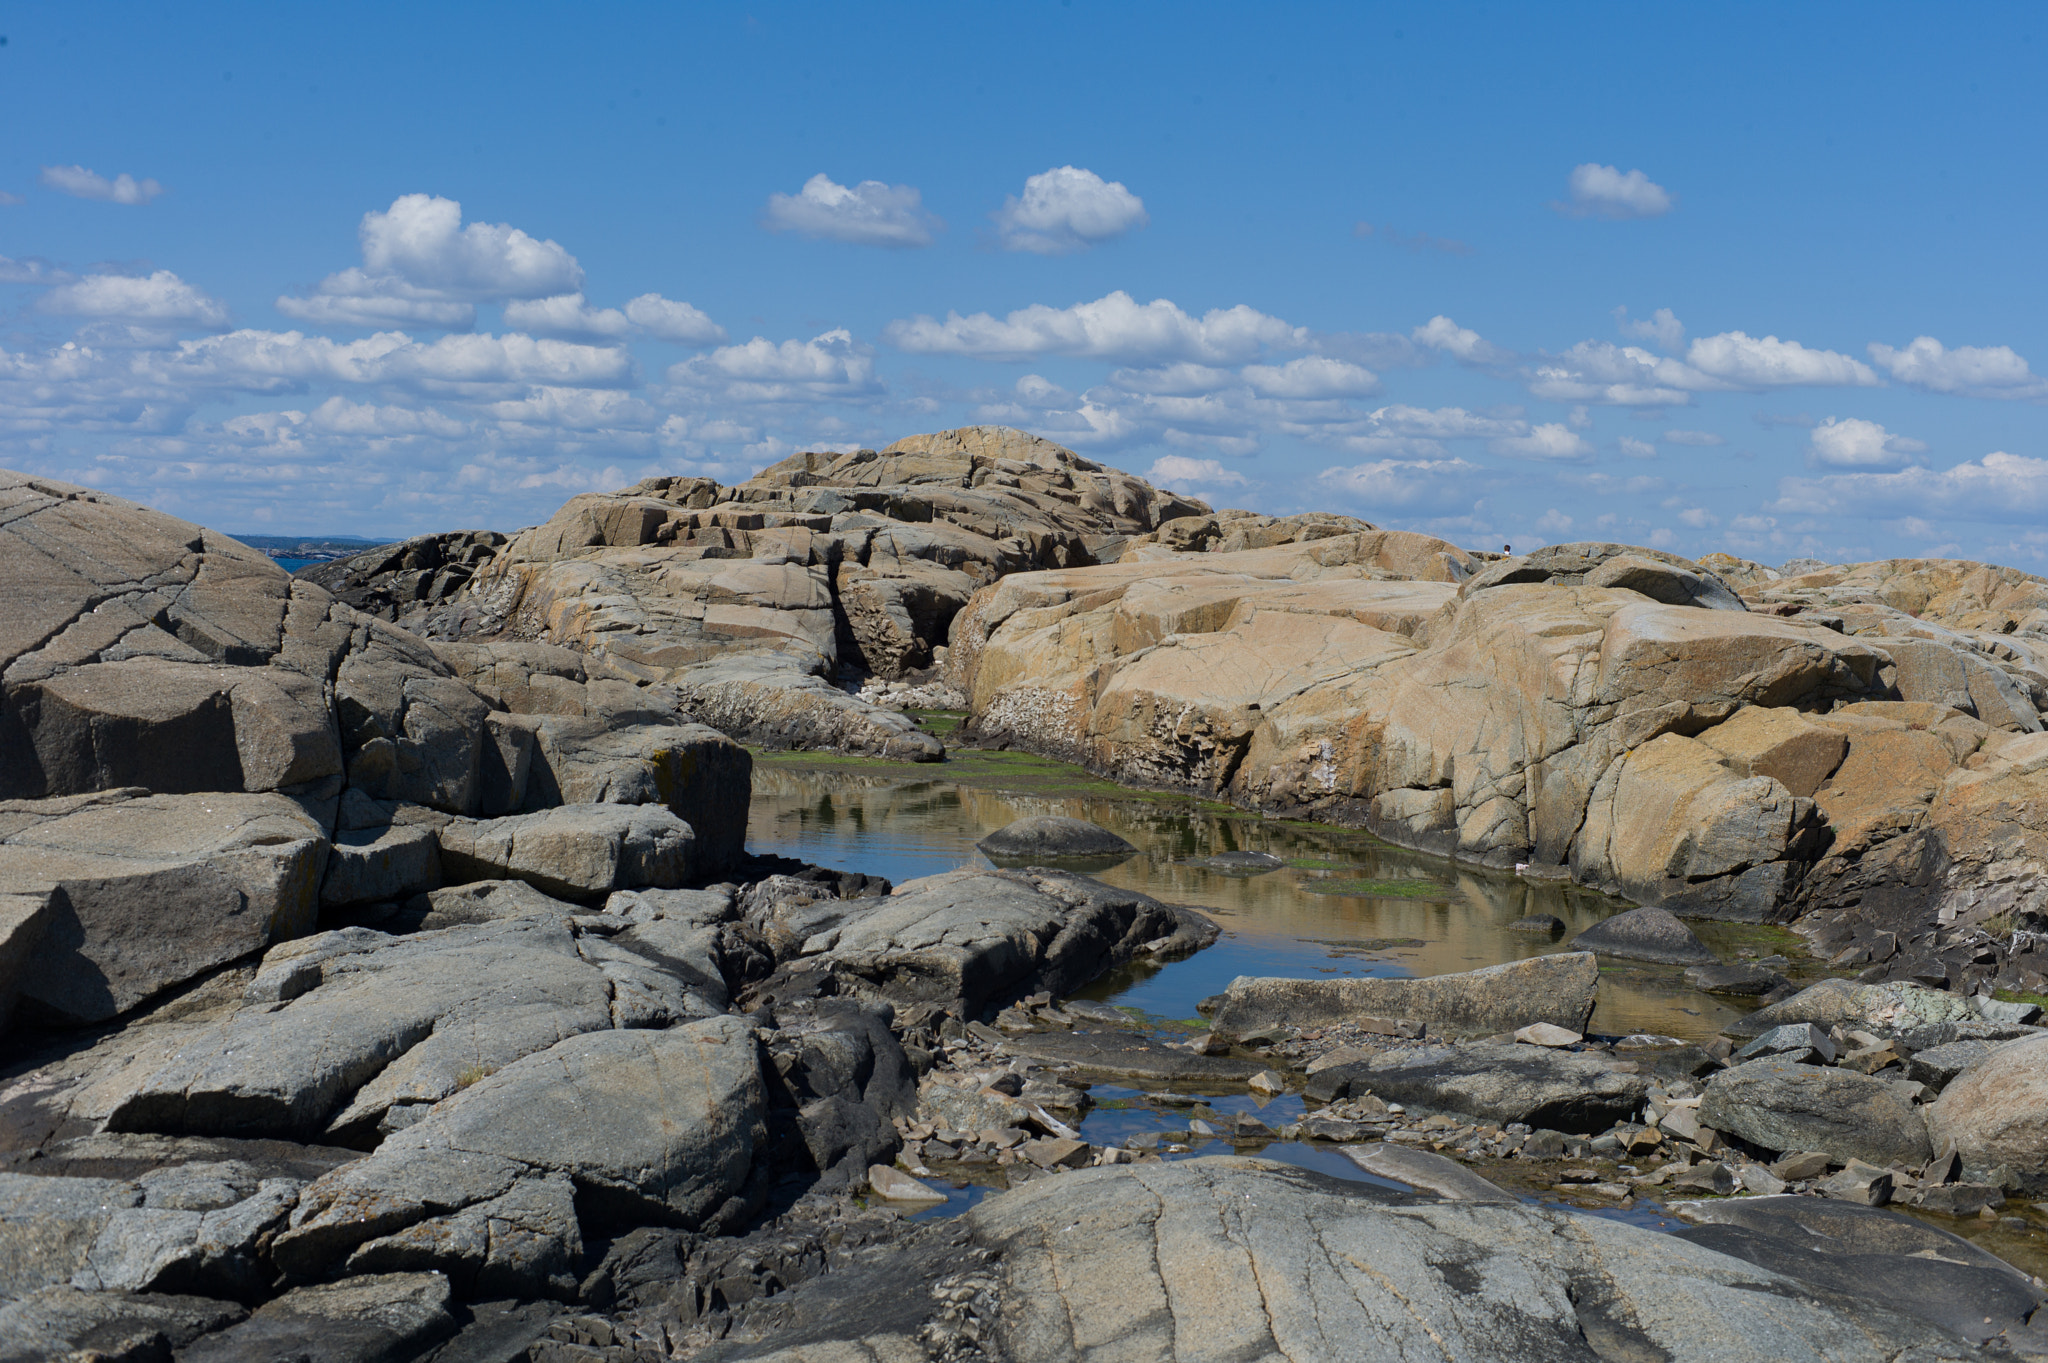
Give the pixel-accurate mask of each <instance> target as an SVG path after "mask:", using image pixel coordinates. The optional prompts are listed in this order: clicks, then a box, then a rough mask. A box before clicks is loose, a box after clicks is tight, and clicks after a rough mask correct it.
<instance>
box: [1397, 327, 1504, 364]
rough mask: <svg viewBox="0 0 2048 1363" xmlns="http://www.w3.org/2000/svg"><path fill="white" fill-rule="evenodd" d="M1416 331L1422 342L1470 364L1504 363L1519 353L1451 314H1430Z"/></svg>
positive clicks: (1420, 343) (1415, 334)
mask: <svg viewBox="0 0 2048 1363" xmlns="http://www.w3.org/2000/svg"><path fill="white" fill-rule="evenodd" d="M1413 335H1414V337H1415V341H1416V343H1417V344H1418V345H1425V346H1428V347H1429V348H1430V349H1431V350H1441V351H1442V352H1443V353H1444V354H1446V355H1449V356H1450V357H1451V358H1452V359H1455V360H1462V361H1464V362H1465V363H1466V364H1502V363H1505V362H1507V361H1508V360H1512V359H1513V358H1514V357H1515V356H1514V352H1513V351H1510V350H1502V349H1501V348H1500V347H1499V346H1497V345H1494V344H1493V343H1492V342H1491V341H1488V340H1486V339H1485V338H1484V337H1482V336H1480V334H1479V333H1478V332H1476V331H1473V330H1472V329H1471V328H1469V327H1461V326H1459V325H1458V324H1457V323H1456V322H1453V321H1452V320H1451V319H1450V318H1448V317H1443V316H1437V317H1432V318H1430V319H1429V320H1428V321H1427V322H1425V323H1423V324H1422V325H1421V326H1419V327H1417V328H1415V331H1414V333H1413Z"/></svg>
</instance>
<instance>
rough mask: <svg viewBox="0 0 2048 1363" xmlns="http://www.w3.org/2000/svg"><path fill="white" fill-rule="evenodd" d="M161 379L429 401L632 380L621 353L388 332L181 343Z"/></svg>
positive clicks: (164, 362)
mask: <svg viewBox="0 0 2048 1363" xmlns="http://www.w3.org/2000/svg"><path fill="white" fill-rule="evenodd" d="M152 362H153V363H152V368H153V369H154V371H155V372H156V373H157V374H159V375H161V376H162V377H163V378H164V379H166V380H168V381H170V382H173V383H179V384H198V385H202V386H217V387H226V388H236V389H242V390H247V391H257V392H268V391H277V390H280V389H286V388H296V387H299V386H302V385H304V384H306V383H308V382H330V383H388V384H395V385H399V386H403V387H411V388H415V389H419V390H423V391H432V392H462V391H465V390H471V389H477V388H488V387H492V386H503V385H507V384H536V383H537V384H554V385H563V386H569V387H621V386H624V385H626V384H628V383H630V382H632V379H633V361H632V357H631V356H629V355H627V354H626V353H625V352H624V351H622V350H615V349H612V348H609V347H602V346H587V345H575V344H572V343H570V342H568V341H555V340H545V339H540V340H537V339H535V338H534V337H531V336H524V335H520V334H519V333H517V332H514V333H509V334H507V335H504V336H489V335H469V336H443V337H441V338H440V339H438V340H436V341H433V342H431V343H427V344H421V343H419V342H416V341H414V340H413V339H412V338H411V337H410V336H407V335H406V334H405V333H403V332H397V331H386V332H379V333H378V334H376V335H374V336H369V337H365V338H363V339H361V340H357V341H348V342H339V341H334V340H331V339H329V338H328V337H325V336H307V335H304V334H303V333H301V332H297V331H285V332H276V331H231V332H228V333H227V334H226V335H223V336H209V337H206V338H204V339H202V340H196V341H181V342H179V343H178V347H177V349H176V350H172V351H165V352H162V353H160V354H159V355H157V356H154V357H152Z"/></svg>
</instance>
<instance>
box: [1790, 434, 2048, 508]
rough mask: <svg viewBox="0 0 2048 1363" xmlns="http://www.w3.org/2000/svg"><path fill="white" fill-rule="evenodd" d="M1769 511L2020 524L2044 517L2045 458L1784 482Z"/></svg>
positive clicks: (2047, 494)
mask: <svg viewBox="0 0 2048 1363" xmlns="http://www.w3.org/2000/svg"><path fill="white" fill-rule="evenodd" d="M1768 509H1769V510H1772V511H1778V512H1785V513H1795V514H1797V513H1805V514H1809V515H1830V514H1832V515H1840V514H1845V513H1846V514H1858V513H1860V514H1864V515H1919V516H1927V515H1946V516H1950V517H1954V518H1958V519H1965V520H1980V521H2018V520H2023V519H2032V518H2036V517H2039V516H2040V515H2042V514H2043V513H2044V512H2048V459H2030V458H2028V457H2026V456H2025V455H2017V454H2007V453H2005V452H2003V451H1999V452H1996V453H1993V454H1987V455H1985V456H1984V457H1983V458H1982V459H1975V460H1971V461H1969V462H1967V463H1962V464H1958V465H1956V466H1955V467H1954V468H1949V469H1930V468H1925V467H1922V466H1920V465H1912V466H1909V467H1907V468H1903V469H1900V470H1899V471H1897V472H1896V473H1836V474H1830V475H1828V476H1826V477H1823V478H1786V479H1783V480H1781V481H1780V482H1779V484H1778V500H1777V502H1776V503H1775V504H1773V505H1772V506H1771V507H1770V508H1768Z"/></svg>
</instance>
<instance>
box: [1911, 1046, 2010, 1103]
mask: <svg viewBox="0 0 2048 1363" xmlns="http://www.w3.org/2000/svg"><path fill="white" fill-rule="evenodd" d="M1998 1046H1999V1043H1998V1042H1996V1041H1951V1042H1949V1043H1948V1044H1947V1045H1945V1046H1929V1047H1928V1048H1927V1049H1926V1050H1924V1051H1915V1052H1913V1053H1912V1054H1911V1055H1909V1056H1907V1057H1906V1077H1907V1078H1908V1079H1913V1080H1917V1081H1918V1082H1920V1083H1922V1084H1925V1085H1927V1087H1929V1088H1931V1089H1934V1090H1936V1091H1937V1092H1938V1091H1940V1090H1941V1089H1944V1088H1947V1087H1948V1085H1949V1081H1950V1080H1952V1079H1954V1078H1955V1077H1956V1076H1957V1075H1959V1074H1961V1073H1962V1072H1963V1071H1964V1070H1966V1069H1968V1068H1970V1066H1972V1065H1974V1064H1976V1063H1977V1062H1978V1061H1979V1060H1982V1059H1983V1058H1984V1057H1985V1056H1987V1055H1989V1054H1991V1053H1992V1052H1993V1051H1995V1050H1997V1049H1998Z"/></svg>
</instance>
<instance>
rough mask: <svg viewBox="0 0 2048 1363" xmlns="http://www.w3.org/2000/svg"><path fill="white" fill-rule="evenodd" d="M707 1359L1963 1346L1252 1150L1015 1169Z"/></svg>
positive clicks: (1639, 1353)
mask: <svg viewBox="0 0 2048 1363" xmlns="http://www.w3.org/2000/svg"><path fill="white" fill-rule="evenodd" d="M750 1321H751V1322H752V1323H753V1326H754V1328H753V1330H751V1331H750V1332H749V1333H750V1334H753V1335H754V1337H753V1338H746V1339H741V1338H733V1339H728V1340H727V1341H725V1342H724V1343H722V1344H718V1345H714V1346H712V1347H711V1348H710V1349H708V1350H706V1351H705V1352H704V1353H702V1354H701V1355H699V1356H700V1357H702V1358H705V1359H706V1360H708V1361H710V1363H727V1361H728V1360H733V1361H736V1360H739V1359H757V1360H768V1359H773V1360H776V1363H798V1361H799V1360H803V1359H825V1358H892V1359H893V1358H914V1357H918V1356H920V1355H921V1354H924V1353H926V1352H927V1351H928V1350H929V1349H930V1348H931V1346H932V1345H933V1344H938V1345H939V1346H940V1347H945V1346H947V1345H952V1344H954V1343H956V1342H957V1343H960V1344H966V1343H968V1342H969V1341H973V1342H974V1343H975V1345H976V1346H977V1347H978V1348H980V1349H983V1350H986V1351H987V1352H990V1353H997V1352H999V1353H1000V1355H1001V1356H1003V1357H1008V1358H1030V1359H1080V1358H1087V1357H1095V1356H1100V1355H1102V1354H1104V1353H1106V1352H1107V1351H1110V1350H1114V1351H1115V1353H1116V1354H1117V1355H1118V1356H1120V1357H1130V1358H1143V1359H1160V1360H1180V1359H1194V1358H1216V1357H1231V1358H1235V1357H1244V1358H1265V1357H1289V1358H1381V1357H1384V1358H1411V1357H1412V1358H1456V1359H1466V1358H1470V1359H1482V1358H1483V1359H1537V1358H1544V1359H1549V1358H1555V1359H1560V1360H1562V1359H1591V1358H1596V1357H1597V1358H1656V1359H1666V1360H1670V1361H1671V1363H1706V1360H1710V1359H1726V1358H1829V1359H1840V1360H1844V1361H1845V1363H1847V1361H1848V1360H1856V1361H1857V1363H1878V1361H1879V1360H1885V1361H1886V1363H1890V1360H1895V1359H1899V1358H1902V1357H1909V1356H1910V1357H1914V1358H1924V1359H1927V1360H1929V1361H1930V1363H1932V1360H1937V1359H1954V1360H1962V1359H1965V1358H1969V1357H1974V1356H1975V1350H1974V1347H1973V1346H1971V1345H1969V1344H1966V1343H1965V1342H1964V1341H1963V1340H1962V1339H1960V1338H1958V1337H1957V1336H1955V1335H1953V1334H1950V1333H1948V1332H1947V1331H1944V1330H1942V1329H1940V1328H1938V1327H1937V1326H1934V1325H1932V1324H1929V1323H1927V1322H1925V1321H1923V1320H1919V1319H1916V1318H1914V1317H1913V1316H1911V1315H1908V1314H1906V1313H1904V1312H1901V1311H1899V1310H1897V1309H1896V1308H1895V1307H1893V1306H1892V1305H1890V1304H1888V1303H1887V1302H1885V1301H1883V1300H1881V1299H1877V1298H1874V1297H1872V1296H1869V1295H1863V1294H1858V1295H1846V1294H1841V1293H1838V1292H1835V1291H1832V1290H1827V1289H1820V1288H1815V1287H1812V1286H1809V1285H1807V1284H1805V1283H1802V1282H1800V1281H1799V1280H1798V1279H1796V1278H1792V1277H1788V1276H1784V1275H1781V1274H1779V1273H1776V1272H1772V1271H1771V1270H1769V1269H1766V1268H1760V1267H1759V1266H1757V1265H1756V1264H1754V1263H1750V1262H1746V1261H1744V1260H1741V1259H1735V1258H1730V1257H1728V1256H1727V1255H1724V1254H1720V1253H1716V1252H1715V1251H1713V1250H1711V1249H1707V1248H1704V1247H1702V1246H1699V1245H1692V1244H1688V1243H1686V1242H1685V1241H1683V1240H1680V1239H1676V1238H1674V1237H1671V1236H1666V1235H1660V1234H1658V1233H1656V1232H1654V1231H1649V1230H1645V1229H1642V1228H1641V1227H1637V1226H1632V1225H1627V1224H1624V1223H1623V1222H1620V1221H1617V1220H1613V1219H1610V1218H1606V1217H1595V1216H1579V1215H1576V1214H1573V1213H1571V1212H1567V1211H1563V1210H1557V1209H1550V1208H1540V1207H1534V1206H1527V1205H1521V1204H1501V1203H1487V1202H1471V1201H1462V1202H1439V1201H1434V1200H1429V1199H1423V1198H1417V1197H1413V1196H1408V1195H1403V1194H1399V1193H1393V1192H1388V1191H1386V1190H1383V1189H1377V1188H1373V1187H1370V1186H1368V1185H1365V1184H1363V1183H1359V1182H1346V1181H1342V1180H1338V1179H1333V1178H1328V1177H1326V1176H1322V1175H1317V1174H1313V1173H1309V1172H1308V1171H1306V1170H1302V1169H1295V1168H1290V1167H1288V1166H1286V1165H1280V1164H1274V1163H1269V1162H1267V1161H1264V1160H1252V1159H1237V1158H1215V1159H1201V1160H1191V1161H1186V1162H1180V1163H1173V1164H1153V1165H1138V1166H1130V1167H1123V1168H1113V1169H1090V1170H1082V1171H1079V1172H1076V1173H1072V1174H1066V1175H1062V1176H1061V1177H1059V1178H1056V1179H1044V1180H1034V1181H1033V1182H1031V1183H1029V1184H1027V1185H1026V1186H1024V1187H1022V1188H1018V1189H1015V1190H1012V1191H1011V1192H1008V1193H1005V1194H1003V1195H1001V1196H999V1197H992V1198H989V1199H987V1200H986V1201H984V1202H982V1203H980V1204H979V1205H977V1206H976V1207H975V1208H974V1209H973V1210H972V1211H970V1212H968V1213H967V1214H966V1215H965V1216H964V1217H962V1218H960V1219H959V1221H958V1222H955V1223H951V1224H948V1223H944V1222H941V1223H937V1224H936V1225H934V1226H933V1227H931V1228H930V1229H928V1230H926V1231H924V1232H923V1233H922V1234H921V1235H919V1236H916V1237H912V1238H910V1239H908V1240H907V1241H906V1242H904V1243H903V1244H902V1245H901V1247H900V1248H899V1249H897V1250H895V1251H894V1252H892V1253H885V1254H882V1255H878V1256H875V1257H874V1258H872V1259H869V1260H867V1261H865V1262H862V1263H849V1264H847V1265H846V1266H844V1267H841V1268H837V1269H835V1270H834V1271H833V1272H830V1273H827V1274H825V1275H824V1276H823V1277H821V1278H819V1279H817V1280H815V1281H814V1282H812V1283H808V1284H805V1285H803V1286H801V1287H799V1288H798V1289H797V1290H796V1291H794V1292H792V1293H790V1294H788V1295H787V1296H786V1297H785V1298H783V1299H782V1300H781V1302H780V1303H779V1304H777V1305H771V1307H770V1308H769V1309H768V1310H765V1311H761V1312H759V1313H758V1314H755V1315H752V1316H750Z"/></svg>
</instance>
